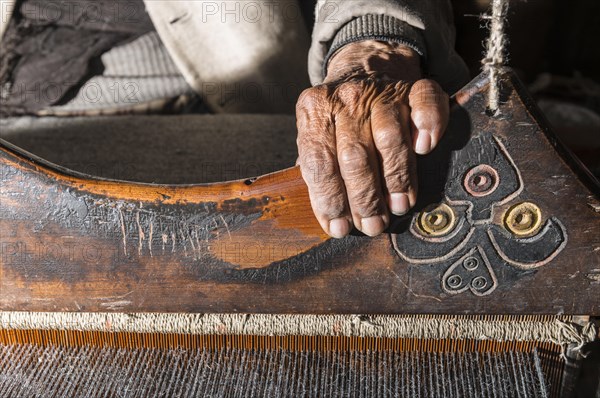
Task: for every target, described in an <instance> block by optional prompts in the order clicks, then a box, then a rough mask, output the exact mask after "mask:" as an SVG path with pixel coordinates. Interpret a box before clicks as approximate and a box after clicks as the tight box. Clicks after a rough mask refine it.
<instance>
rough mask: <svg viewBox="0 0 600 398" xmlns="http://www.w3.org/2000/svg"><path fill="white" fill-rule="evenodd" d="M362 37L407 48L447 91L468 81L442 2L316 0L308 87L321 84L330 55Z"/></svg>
mask: <svg viewBox="0 0 600 398" xmlns="http://www.w3.org/2000/svg"><path fill="white" fill-rule="evenodd" d="M367 39H374V40H386V41H391V42H397V43H402V44H405V45H407V46H409V47H411V48H412V49H414V50H415V51H416V52H417V53H419V54H420V55H421V56H422V59H423V61H424V66H425V69H426V71H427V73H428V76H429V77H430V78H432V79H434V80H436V81H438V82H439V83H440V84H441V85H442V87H443V88H444V89H445V90H446V91H448V92H450V93H453V92H455V91H456V90H458V89H459V88H460V87H462V86H463V85H464V84H465V83H466V82H467V81H468V78H469V76H468V70H467V67H466V65H465V63H464V62H463V60H462V59H461V58H460V56H459V55H458V54H457V53H456V51H455V49H454V41H455V31H454V23H453V18H452V8H451V5H450V2H449V1H448V0H319V1H318V3H317V6H316V9H315V26H314V29H313V34H312V44H311V48H310V52H309V60H308V62H309V63H308V69H309V74H310V78H311V82H312V84H319V83H321V82H322V80H323V78H324V76H325V73H326V71H327V62H328V60H329V58H330V57H331V56H332V55H333V54H334V53H335V51H337V50H338V49H340V48H341V47H342V46H344V45H345V44H348V43H351V42H355V41H359V40H367Z"/></svg>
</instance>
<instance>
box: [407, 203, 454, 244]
mask: <svg viewBox="0 0 600 398" xmlns="http://www.w3.org/2000/svg"><path fill="white" fill-rule="evenodd" d="M455 224H456V216H455V215H454V211H453V210H452V208H451V207H450V206H448V205H447V204H444V203H442V204H440V205H437V206H436V205H432V206H428V207H426V208H425V209H423V211H422V212H421V214H419V218H418V220H417V225H418V227H419V229H420V232H421V233H422V234H423V235H426V236H443V235H446V234H447V233H448V232H450V231H452V229H453V228H454V225H455Z"/></svg>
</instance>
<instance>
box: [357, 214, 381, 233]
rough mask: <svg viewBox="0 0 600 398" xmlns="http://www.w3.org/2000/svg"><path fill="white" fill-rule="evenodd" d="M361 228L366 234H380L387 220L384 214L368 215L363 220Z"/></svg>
mask: <svg viewBox="0 0 600 398" xmlns="http://www.w3.org/2000/svg"><path fill="white" fill-rule="evenodd" d="M361 228H362V230H361V231H362V232H363V233H364V234H366V235H369V236H375V235H379V234H380V233H382V232H383V230H384V229H385V220H384V219H383V217H382V216H373V217H366V218H363V219H362V220H361Z"/></svg>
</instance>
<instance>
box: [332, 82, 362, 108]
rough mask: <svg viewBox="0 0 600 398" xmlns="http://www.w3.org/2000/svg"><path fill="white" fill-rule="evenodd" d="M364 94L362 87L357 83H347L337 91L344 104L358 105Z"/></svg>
mask: <svg viewBox="0 0 600 398" xmlns="http://www.w3.org/2000/svg"><path fill="white" fill-rule="evenodd" d="M362 93H363V89H362V87H361V85H360V84H359V83H357V82H345V83H342V84H340V85H339V86H338V88H337V89H336V96H337V98H339V100H340V101H341V102H342V103H343V104H346V105H348V104H350V105H352V104H356V103H357V102H358V101H360V97H361V95H362Z"/></svg>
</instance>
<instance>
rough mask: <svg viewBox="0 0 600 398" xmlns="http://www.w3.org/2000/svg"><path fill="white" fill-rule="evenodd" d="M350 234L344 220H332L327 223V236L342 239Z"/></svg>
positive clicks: (346, 221)
mask: <svg viewBox="0 0 600 398" xmlns="http://www.w3.org/2000/svg"><path fill="white" fill-rule="evenodd" d="M349 233H350V223H349V222H348V220H346V219H345V218H341V217H340V218H334V219H333V220H331V221H329V235H331V236H332V237H334V238H338V239H339V238H343V237H344V236H346V235H348V234H349Z"/></svg>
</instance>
